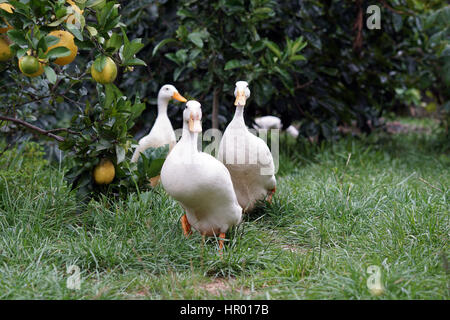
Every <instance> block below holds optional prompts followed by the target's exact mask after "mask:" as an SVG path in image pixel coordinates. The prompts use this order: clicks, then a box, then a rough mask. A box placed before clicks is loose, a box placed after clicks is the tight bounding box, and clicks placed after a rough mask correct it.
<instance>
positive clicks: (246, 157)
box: [219, 81, 276, 211]
mask: <svg viewBox="0 0 450 320" xmlns="http://www.w3.org/2000/svg"><path fill="white" fill-rule="evenodd" d="M235 96H236V102H235V105H236V111H235V114H234V117H233V120H232V121H231V122H230V124H229V125H228V126H227V128H226V130H225V132H224V134H223V137H222V141H221V142H220V146H219V160H221V161H222V162H223V163H224V164H225V166H226V167H227V169H228V170H229V172H230V174H231V179H232V181H233V186H234V189H235V191H236V196H237V199H238V201H239V204H240V205H241V207H242V208H244V211H251V210H252V209H253V208H254V205H255V203H256V202H257V201H258V200H263V199H265V198H266V197H267V196H269V201H270V200H271V197H272V194H273V193H274V192H275V187H276V179H275V167H274V162H273V157H272V154H271V152H270V150H269V147H268V146H267V144H266V143H265V142H264V140H262V139H261V138H259V137H257V136H255V135H253V134H252V133H250V131H249V130H248V129H247V127H246V126H245V121H244V105H245V102H246V99H247V98H248V97H249V96H250V90H249V89H248V84H247V82H245V81H238V82H237V83H236V90H235Z"/></svg>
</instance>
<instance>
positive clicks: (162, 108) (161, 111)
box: [158, 97, 169, 117]
mask: <svg viewBox="0 0 450 320" xmlns="http://www.w3.org/2000/svg"><path fill="white" fill-rule="evenodd" d="M168 105H169V100H167V99H165V98H162V97H158V117H167V107H168Z"/></svg>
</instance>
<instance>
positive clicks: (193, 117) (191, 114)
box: [183, 100, 202, 133]
mask: <svg viewBox="0 0 450 320" xmlns="http://www.w3.org/2000/svg"><path fill="white" fill-rule="evenodd" d="M183 120H184V121H185V122H186V123H187V124H188V128H189V131H190V132H194V133H198V132H202V122H201V120H202V108H201V104H200V103H199V102H198V101H195V100H189V101H188V102H187V103H186V108H185V109H184V111H183Z"/></svg>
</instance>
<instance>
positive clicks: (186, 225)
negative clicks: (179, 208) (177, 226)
mask: <svg viewBox="0 0 450 320" xmlns="http://www.w3.org/2000/svg"><path fill="white" fill-rule="evenodd" d="M181 228H183V234H184V236H185V237H186V238H189V236H190V235H191V233H192V232H191V224H190V223H189V221H188V219H187V217H186V215H184V216H182V217H181Z"/></svg>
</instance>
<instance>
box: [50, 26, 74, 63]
mask: <svg viewBox="0 0 450 320" xmlns="http://www.w3.org/2000/svg"><path fill="white" fill-rule="evenodd" d="M49 35H50V36H54V37H57V38H59V42H58V43H57V44H55V45H53V46H50V47H49V48H48V49H47V52H49V51H50V50H51V49H53V48H57V47H66V48H67V49H69V50H70V55H68V56H66V57H61V58H57V59H56V60H55V61H54V63H56V64H57V65H60V66H65V65H66V64H69V63H71V62H72V61H73V60H75V57H76V56H77V53H78V47H77V46H76V45H75V41H74V40H73V35H72V34H71V33H70V32H68V31H64V30H56V31H52V32H50V33H49Z"/></svg>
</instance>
